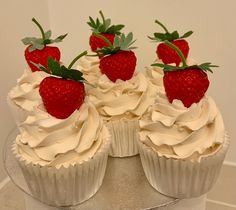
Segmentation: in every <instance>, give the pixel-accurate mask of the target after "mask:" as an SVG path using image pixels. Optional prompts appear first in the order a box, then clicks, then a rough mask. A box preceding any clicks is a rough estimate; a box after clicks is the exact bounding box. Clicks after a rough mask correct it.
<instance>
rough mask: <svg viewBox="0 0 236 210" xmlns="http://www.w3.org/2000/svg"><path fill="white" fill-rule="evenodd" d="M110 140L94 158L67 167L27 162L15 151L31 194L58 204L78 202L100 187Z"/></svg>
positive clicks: (67, 204) (50, 203) (84, 199)
mask: <svg viewBox="0 0 236 210" xmlns="http://www.w3.org/2000/svg"><path fill="white" fill-rule="evenodd" d="M109 148H110V140H109V139H107V140H105V142H104V144H103V145H102V147H101V148H100V149H99V151H98V152H97V153H96V154H95V156H94V157H93V158H91V159H90V160H88V161H84V162H83V163H81V164H75V165H71V166H69V167H67V168H65V167H64V166H61V167H60V168H55V167H49V166H40V165H38V164H33V163H28V162H27V161H26V160H23V159H22V158H21V157H20V155H18V154H17V146H16V144H14V145H13V152H14V154H15V156H16V158H17V161H18V163H19V165H20V168H21V170H22V172H23V175H24V178H25V180H26V183H27V185H28V187H29V190H30V191H31V193H32V195H33V196H34V197H35V198H37V199H38V200H40V201H41V202H43V203H45V204H48V205H51V206H57V207H66V206H73V205H76V204H79V203H81V202H83V201H86V200H88V199H89V198H90V197H92V196H93V195H94V194H95V193H96V192H97V191H98V189H99V188H100V186H101V184H102V182H103V178H104V175H105V170H106V164H107V158H108V151H109Z"/></svg>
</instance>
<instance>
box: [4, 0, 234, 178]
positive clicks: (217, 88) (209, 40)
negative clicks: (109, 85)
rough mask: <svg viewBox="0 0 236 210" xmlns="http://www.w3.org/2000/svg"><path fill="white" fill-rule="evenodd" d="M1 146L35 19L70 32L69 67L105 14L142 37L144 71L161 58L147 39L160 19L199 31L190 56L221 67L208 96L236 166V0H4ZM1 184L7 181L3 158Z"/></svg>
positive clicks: (65, 46) (65, 49)
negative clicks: (92, 23) (95, 20)
mask: <svg viewBox="0 0 236 210" xmlns="http://www.w3.org/2000/svg"><path fill="white" fill-rule="evenodd" d="M0 3H1V4H0V29H1V30H0V34H1V35H0V64H1V77H0V80H1V81H0V84H1V89H0V97H1V98H0V116H1V118H0V133H1V139H0V147H2V145H3V142H4V140H5V138H6V136H7V134H8V132H9V131H10V130H11V129H12V128H13V127H14V122H13V119H12V117H11V114H10V111H9V109H8V107H7V103H6V95H7V93H8V91H9V89H10V88H11V87H13V86H14V85H15V83H16V79H17V78H18V77H19V76H20V75H21V74H22V73H23V70H24V68H26V62H25V60H24V49H25V46H24V45H23V44H22V43H21V41H20V40H21V39H22V38H23V37H25V36H32V35H38V36H39V35H40V33H39V31H38V29H37V28H36V27H35V25H34V24H33V23H32V22H31V18H32V17H35V18H36V19H37V20H39V22H40V23H41V24H42V25H43V27H44V28H45V30H46V29H49V27H50V29H52V31H53V37H56V36H58V35H61V34H64V33H68V34H69V35H68V37H66V38H65V40H64V41H63V43H60V44H58V47H60V49H61V52H62V61H63V62H64V63H66V64H68V63H69V62H70V61H71V59H72V58H74V57H75V56H76V55H77V54H78V53H80V52H82V51H84V50H86V49H88V48H89V47H88V46H89V45H88V37H89V35H90V33H91V31H90V29H89V26H88V25H87V24H86V22H87V21H88V17H89V16H92V17H97V16H98V15H99V14H98V11H99V10H102V11H103V13H104V14H105V16H106V17H110V18H112V21H113V23H116V24H118V23H123V24H125V25H126V27H125V30H124V31H125V32H126V33H127V32H130V31H132V32H133V34H134V37H135V38H136V39H137V41H136V43H135V45H136V46H137V47H138V49H137V50H136V54H137V57H138V65H137V68H136V70H142V69H143V68H144V66H148V65H150V64H151V63H152V62H153V60H154V59H155V56H156V55H155V48H156V44H155V43H152V42H150V41H149V40H148V38H147V35H152V33H153V32H156V31H158V30H159V29H160V28H159V27H158V26H157V25H156V24H154V20H155V19H159V20H160V21H161V22H163V23H164V24H165V25H166V26H167V27H168V28H169V29H170V31H172V30H175V29H177V30H178V31H179V32H180V34H183V33H184V32H186V31H188V30H193V31H194V34H193V35H192V36H191V37H189V38H188V41H189V45H190V55H189V57H191V58H194V59H195V60H196V61H198V62H199V63H201V62H206V61H211V62H212V63H214V64H217V65H219V66H220V67H219V68H217V69H215V72H214V74H212V75H209V77H210V81H211V84H210V88H209V90H208V95H211V96H213V97H214V99H215V101H216V103H217V105H218V107H219V109H220V110H221V112H222V114H223V117H224V120H225V125H226V128H227V130H228V131H229V134H230V136H231V147H230V150H229V152H228V154H227V157H226V161H229V162H232V163H234V164H236V138H235V137H236V127H235V125H236V119H235V109H236V91H235V90H236V88H235V83H236V81H235V78H236V68H235V66H234V65H235V60H236V42H235V38H236V22H235V19H236V13H235V11H236V1H235V0H225V1H219V0H198V1H193V0H179V1H173V0H146V1H143V0H129V1H127V0H119V1H115V0H109V1H105V0H97V1H80V0H70V1H65V0H57V1H55V0H50V1H47V0H41V1H35V0H24V1H13V0H5V1H4V0H0ZM0 161H1V163H0V181H1V180H2V179H3V178H4V177H5V173H4V171H3V169H2V168H3V167H2V158H0Z"/></svg>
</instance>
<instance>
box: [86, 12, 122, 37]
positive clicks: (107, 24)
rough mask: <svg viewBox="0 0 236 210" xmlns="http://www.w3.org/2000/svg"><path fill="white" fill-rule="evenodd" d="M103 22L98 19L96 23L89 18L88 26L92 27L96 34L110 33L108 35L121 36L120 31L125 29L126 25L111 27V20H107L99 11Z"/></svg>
mask: <svg viewBox="0 0 236 210" xmlns="http://www.w3.org/2000/svg"><path fill="white" fill-rule="evenodd" d="M99 13H100V15H101V18H102V21H100V20H99V19H98V18H96V21H94V19H93V18H92V17H90V16H89V21H88V22H87V24H88V25H89V26H90V27H91V29H92V31H93V32H94V33H108V34H117V35H119V34H120V30H121V29H122V28H123V27H124V25H121V24H119V25H111V19H109V18H108V19H105V17H104V16H103V13H102V12H101V11H99Z"/></svg>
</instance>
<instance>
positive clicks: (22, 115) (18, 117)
mask: <svg viewBox="0 0 236 210" xmlns="http://www.w3.org/2000/svg"><path fill="white" fill-rule="evenodd" d="M7 103H8V106H9V108H10V110H11V114H12V116H13V119H14V121H15V123H16V125H17V126H19V125H20V124H21V123H22V122H24V121H25V120H26V118H27V116H28V115H29V112H28V111H26V110H24V109H22V108H21V107H19V106H17V105H16V104H14V103H13V102H12V101H11V99H10V98H9V97H7Z"/></svg>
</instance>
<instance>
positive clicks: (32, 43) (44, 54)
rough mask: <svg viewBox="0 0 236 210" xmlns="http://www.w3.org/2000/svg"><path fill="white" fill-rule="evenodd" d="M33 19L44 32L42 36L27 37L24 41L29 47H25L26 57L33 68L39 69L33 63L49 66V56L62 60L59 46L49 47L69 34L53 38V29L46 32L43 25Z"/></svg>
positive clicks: (33, 69)
mask: <svg viewBox="0 0 236 210" xmlns="http://www.w3.org/2000/svg"><path fill="white" fill-rule="evenodd" d="M32 21H33V22H34V23H35V24H36V25H37V26H38V27H39V29H40V32H41V34H42V38H35V37H26V38H24V39H22V42H23V43H24V44H25V45H28V47H27V48H26V49H25V59H26V61H27V63H28V65H29V67H30V68H31V70H32V71H33V72H34V71H39V69H38V68H37V67H36V66H35V65H33V64H32V62H33V63H37V64H39V63H40V64H41V65H43V66H45V67H47V61H48V58H49V57H52V58H53V59H54V60H57V61H60V57H61V53H60V50H59V49H58V48H57V47H49V46H47V45H48V44H52V43H54V42H61V41H62V40H63V39H64V38H65V37H66V35H67V34H65V35H61V36H59V37H57V38H56V39H54V40H52V39H50V37H51V31H50V30H49V31H47V32H44V31H43V28H42V27H41V25H40V24H39V23H38V22H37V21H36V20H35V18H33V19H32Z"/></svg>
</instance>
